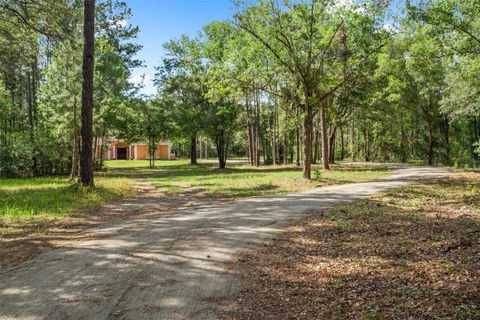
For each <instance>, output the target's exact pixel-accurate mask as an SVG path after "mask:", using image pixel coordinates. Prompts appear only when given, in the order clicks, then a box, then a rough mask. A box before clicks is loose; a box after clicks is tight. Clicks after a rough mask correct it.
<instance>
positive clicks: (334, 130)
mask: <svg viewBox="0 0 480 320" xmlns="http://www.w3.org/2000/svg"><path fill="white" fill-rule="evenodd" d="M336 136H337V126H333V128H332V129H331V131H330V137H329V143H328V147H329V152H328V162H329V163H335V142H336Z"/></svg>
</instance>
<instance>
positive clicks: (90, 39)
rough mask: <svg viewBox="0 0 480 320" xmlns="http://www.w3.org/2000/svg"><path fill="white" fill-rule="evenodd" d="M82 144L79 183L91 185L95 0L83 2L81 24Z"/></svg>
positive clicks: (92, 166)
mask: <svg viewBox="0 0 480 320" xmlns="http://www.w3.org/2000/svg"><path fill="white" fill-rule="evenodd" d="M83 37H84V45H83V67H82V68H83V69H82V75H83V85H82V126H81V135H82V144H81V151H80V181H79V182H80V184H81V185H83V186H86V187H93V186H94V181H93V172H94V165H93V74H94V70H93V66H94V59H95V0H85V2H84V25H83Z"/></svg>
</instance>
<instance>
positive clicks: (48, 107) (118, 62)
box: [0, 0, 141, 177]
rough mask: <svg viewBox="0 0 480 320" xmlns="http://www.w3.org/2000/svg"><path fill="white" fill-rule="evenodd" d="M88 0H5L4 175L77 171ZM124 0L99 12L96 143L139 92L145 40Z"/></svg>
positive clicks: (100, 6) (1, 35) (1, 36)
mask: <svg viewBox="0 0 480 320" xmlns="http://www.w3.org/2000/svg"><path fill="white" fill-rule="evenodd" d="M83 13H84V1H83V0H76V1H70V0H35V1H33V0H22V1H19V0H0V119H1V121H0V130H1V134H0V140H1V145H0V177H9V176H18V175H46V174H71V175H72V177H76V176H77V175H78V168H79V160H80V159H79V158H80V157H79V150H80V146H81V139H80V120H81V117H82V112H81V105H82V83H83V77H82V56H83V54H82V52H83V48H84V37H83ZM130 15H131V12H130V9H129V8H128V7H127V6H126V4H125V3H124V2H121V1H114V0H106V1H101V2H99V3H97V5H96V12H95V16H96V17H95V22H96V23H95V44H94V46H95V74H94V96H95V100H94V113H93V118H94V119H93V134H94V136H95V138H94V143H95V144H96V143H97V141H104V140H105V139H103V140H102V139H100V138H102V137H108V136H109V135H111V134H112V133H114V132H115V131H116V130H117V129H116V128H117V126H118V123H119V119H121V115H122V114H123V113H125V109H126V106H129V105H130V104H129V103H128V101H129V100H130V99H131V98H132V97H133V96H134V95H135V92H136V91H137V88H135V87H134V86H133V85H132V84H131V83H130V82H129V81H128V79H129V77H130V74H131V71H130V70H131V69H133V68H135V67H138V66H140V65H141V62H140V61H138V60H137V59H135V57H134V56H135V54H136V52H138V50H139V49H140V46H138V45H136V44H135V43H133V42H131V40H132V39H133V38H135V36H136V34H137V33H138V28H136V27H132V26H130V25H128V24H127V23H126V21H127V19H128V18H129V17H130Z"/></svg>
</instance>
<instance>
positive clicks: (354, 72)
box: [157, 0, 480, 178]
mask: <svg viewBox="0 0 480 320" xmlns="http://www.w3.org/2000/svg"><path fill="white" fill-rule="evenodd" d="M405 10H406V11H405V13H403V14H401V16H396V17H392V16H391V15H390V16H389V14H391V7H390V6H389V3H388V2H384V1H373V2H372V1H365V2H361V1H360V2H358V1H350V2H348V1H347V2H342V4H341V5H339V4H338V2H335V1H301V2H300V1H286V2H283V1H282V2H280V1H271V0H262V1H257V2H256V4H255V5H252V4H251V2H242V1H239V2H237V13H236V14H235V16H234V17H233V18H232V20H231V21H225V22H214V23H212V24H210V25H208V26H206V27H205V28H204V30H203V32H202V34H201V35H200V36H198V37H197V38H194V39H190V38H187V37H182V38H180V39H178V40H173V41H171V42H169V43H168V44H166V45H165V48H166V50H167V52H168V55H167V57H166V58H165V59H164V61H163V64H162V65H161V66H160V67H159V68H158V71H159V72H158V74H157V84H158V86H159V96H158V97H157V99H158V100H164V101H171V103H170V104H169V105H171V106H174V110H176V111H178V110H182V113H181V114H184V113H185V114H188V116H187V117H186V118H185V117H182V116H181V117H179V118H178V119H175V120H174V121H173V122H174V123H179V124H181V123H189V125H190V127H189V128H190V129H191V130H189V131H188V133H187V134H185V135H184V137H185V138H189V137H191V138H190V140H191V141H192V148H191V149H192V151H191V154H192V155H195V154H196V153H195V152H193V151H194V149H193V146H194V144H193V142H194V140H195V139H196V137H198V136H205V137H207V138H210V139H211V141H213V142H216V141H218V140H217V139H218V137H219V134H220V132H216V133H213V134H212V132H209V131H208V130H207V129H206V128H211V127H212V125H213V124H214V122H212V117H211V116H209V117H205V115H206V114H209V113H211V112H212V110H217V112H220V113H222V110H224V109H228V110H229V111H231V112H233V113H234V114H233V113H232V118H231V119H230V120H229V121H228V122H224V123H223V125H222V128H226V127H227V126H231V128H232V129H231V130H230V134H227V135H226V136H224V137H223V138H222V139H223V140H225V141H234V142H233V144H237V145H238V143H239V142H240V143H243V145H244V150H245V153H246V154H247V155H248V158H249V160H250V164H251V165H254V166H258V165H259V164H260V161H261V158H263V161H264V163H266V164H272V163H273V164H274V165H275V164H287V163H296V164H297V165H300V164H303V167H304V177H305V178H309V177H310V175H311V173H310V164H311V163H318V162H321V163H322V166H323V168H325V169H328V168H329V164H331V163H334V162H335V161H336V160H345V159H348V160H353V161H356V160H363V161H373V160H377V161H425V162H426V163H428V164H435V163H442V164H452V163H453V162H455V161H472V160H478V152H479V135H480V122H479V116H480V105H479V102H480V101H479V97H480V96H479V88H480V87H479V83H478V79H479V77H478V76H479V66H480V65H479V61H480V60H479V58H478V53H479V49H480V46H479V41H478V40H479V39H478V38H477V37H476V36H475V35H476V34H477V32H478V31H480V8H479V7H478V6H477V5H476V4H475V1H454V0H437V1H425V2H420V3H419V2H416V3H415V5H411V4H410V3H406V7H405ZM192 99H193V100H192ZM225 120H227V119H225ZM233 127H236V128H237V129H236V130H234V129H233ZM239 130H240V131H239ZM180 133H185V130H181V131H180ZM225 133H228V132H227V131H222V132H221V134H225ZM231 143H232V142H231ZM193 162H194V159H192V163H193Z"/></svg>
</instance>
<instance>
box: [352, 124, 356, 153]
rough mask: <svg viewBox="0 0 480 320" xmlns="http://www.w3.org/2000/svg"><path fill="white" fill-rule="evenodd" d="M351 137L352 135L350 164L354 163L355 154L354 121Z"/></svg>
mask: <svg viewBox="0 0 480 320" xmlns="http://www.w3.org/2000/svg"><path fill="white" fill-rule="evenodd" d="M351 135H352V141H351V142H352V147H351V148H352V150H351V152H352V162H355V160H356V153H355V148H356V144H355V120H352V132H351Z"/></svg>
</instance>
